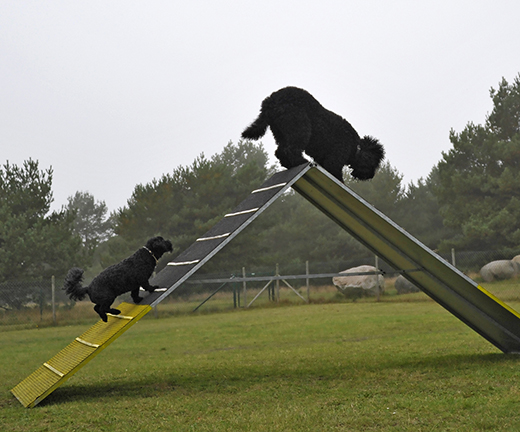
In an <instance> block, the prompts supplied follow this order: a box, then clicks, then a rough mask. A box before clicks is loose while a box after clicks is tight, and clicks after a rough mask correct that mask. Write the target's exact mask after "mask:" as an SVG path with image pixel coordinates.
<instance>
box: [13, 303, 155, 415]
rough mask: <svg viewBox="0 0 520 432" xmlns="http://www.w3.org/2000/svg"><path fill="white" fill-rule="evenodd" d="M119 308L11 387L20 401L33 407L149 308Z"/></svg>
mask: <svg viewBox="0 0 520 432" xmlns="http://www.w3.org/2000/svg"><path fill="white" fill-rule="evenodd" d="M118 309H119V310H120V311H121V315H109V316H108V322H106V323H105V322H103V321H99V322H98V323H96V324H94V325H93V326H92V327H91V328H90V329H88V330H87V331H86V332H85V333H83V334H82V335H81V336H79V337H77V338H76V339H75V340H73V341H72V343H71V344H69V345H68V346H67V347H65V348H64V349H63V350H61V351H60V352H59V353H58V354H56V355H55V356H54V357H53V358H51V359H50V360H49V361H47V362H45V363H44V364H43V365H42V366H40V367H39V368H38V369H37V370H36V371H35V372H33V373H32V374H31V375H29V376H28V377H27V378H26V379H24V380H23V381H22V382H21V383H20V384H18V385H17V386H16V387H14V388H13V389H12V390H11V392H12V393H13V394H14V395H15V396H16V398H17V399H18V400H19V401H20V402H21V403H22V405H24V406H25V407H26V408H32V407H34V406H35V405H37V404H38V403H40V402H41V401H42V400H43V399H45V398H46V397H47V396H48V395H49V394H51V393H52V392H53V391H54V390H55V389H56V388H58V387H59V386H60V385H62V384H63V383H64V382H65V381H66V380H68V379H69V378H70V377H71V376H72V375H74V374H75V373H76V372H77V371H78V370H79V369H81V368H82V367H83V366H85V365H86V364H87V363H88V362H89V361H90V360H92V359H93V358H94V357H95V356H96V355H98V354H99V353H100V352H101V351H102V350H103V349H105V348H106V347H107V346H108V345H110V344H111V343H112V342H113V341H114V340H116V339H117V338H118V337H119V336H121V335H122V334H123V333H124V332H125V331H127V330H128V329H129V328H130V327H132V325H134V324H135V323H136V322H137V321H139V320H140V319H141V318H142V317H143V316H144V315H146V314H147V313H148V312H149V311H150V310H151V309H152V308H151V307H150V306H149V305H143V306H139V305H134V304H130V303H121V304H120V305H119V306H118Z"/></svg>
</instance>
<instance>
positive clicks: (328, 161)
mask: <svg viewBox="0 0 520 432" xmlns="http://www.w3.org/2000/svg"><path fill="white" fill-rule="evenodd" d="M268 126H269V127H270V128H271V132H272V133H273V135H274V139H275V141H276V143H277V144H278V148H277V149H276V152H275V155H276V157H277V158H278V159H279V160H280V163H281V164H282V166H283V167H285V168H287V169H289V168H293V167H295V166H298V165H301V164H303V163H305V162H307V161H306V160H305V159H304V157H303V156H302V152H303V151H305V153H307V154H308V155H309V156H311V157H312V158H313V159H314V160H315V161H316V162H317V163H318V164H320V165H321V166H322V167H323V168H325V169H326V170H327V171H328V172H330V173H331V174H332V175H333V176H334V177H336V178H337V179H338V180H339V181H341V182H342V181H343V167H344V166H345V165H349V166H350V167H351V168H352V176H353V177H355V178H357V179H359V180H368V179H371V178H372V177H374V175H375V172H376V170H377V168H379V165H380V163H381V160H382V159H383V158H384V155H385V152H384V149H383V146H382V145H381V144H379V141H378V140H377V139H375V138H372V137H370V136H365V137H363V138H360V137H359V135H358V134H357V132H356V131H355V130H354V128H353V127H352V126H351V124H350V123H349V122H348V121H346V120H345V119H343V118H342V117H340V116H339V115H337V114H334V113H333V112H331V111H329V110H327V109H325V108H324V107H323V106H321V104H320V103H319V102H318V101H317V100H316V99H314V97H313V96H312V95H311V94H310V93H308V92H307V91H305V90H303V89H300V88H296V87H285V88H283V89H281V90H278V91H277V92H274V93H273V94H272V95H271V96H269V97H267V98H266V99H264V101H263V102H262V108H261V110H260V115H259V116H258V118H257V119H256V120H255V121H254V122H253V123H252V124H251V126H249V127H248V128H247V129H246V130H245V131H244V132H242V138H249V139H254V140H257V139H259V138H260V137H262V136H264V134H265V132H266V130H267V127H268Z"/></svg>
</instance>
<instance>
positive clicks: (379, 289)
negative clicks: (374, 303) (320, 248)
mask: <svg viewBox="0 0 520 432" xmlns="http://www.w3.org/2000/svg"><path fill="white" fill-rule="evenodd" d="M374 272H379V270H378V269H377V268H375V267H374V266H369V265H362V266H359V267H353V268H350V269H348V270H344V271H342V272H341V274H345V275H346V276H335V277H333V278H332V283H333V284H334V285H335V286H336V288H337V289H338V291H340V292H342V293H343V294H344V295H345V296H347V297H353V298H356V297H363V296H366V295H372V296H376V297H377V299H378V300H379V296H380V295H381V293H383V292H384V290H385V278H384V277H383V275H381V274H360V275H352V276H347V275H348V274H349V273H374Z"/></svg>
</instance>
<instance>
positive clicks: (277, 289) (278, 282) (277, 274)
mask: <svg viewBox="0 0 520 432" xmlns="http://www.w3.org/2000/svg"><path fill="white" fill-rule="evenodd" d="M276 276H280V271H279V268H278V263H276ZM275 299H276V301H277V302H279V301H280V279H276V293H275Z"/></svg>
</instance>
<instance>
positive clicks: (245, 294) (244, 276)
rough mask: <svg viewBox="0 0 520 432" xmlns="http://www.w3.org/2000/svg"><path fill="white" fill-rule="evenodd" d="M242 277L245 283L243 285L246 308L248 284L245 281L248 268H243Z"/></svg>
mask: <svg viewBox="0 0 520 432" xmlns="http://www.w3.org/2000/svg"><path fill="white" fill-rule="evenodd" d="M242 277H243V278H244V281H243V282H242V284H243V286H244V307H246V305H247V282H246V281H245V279H246V268H245V267H242Z"/></svg>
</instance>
